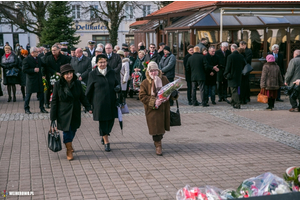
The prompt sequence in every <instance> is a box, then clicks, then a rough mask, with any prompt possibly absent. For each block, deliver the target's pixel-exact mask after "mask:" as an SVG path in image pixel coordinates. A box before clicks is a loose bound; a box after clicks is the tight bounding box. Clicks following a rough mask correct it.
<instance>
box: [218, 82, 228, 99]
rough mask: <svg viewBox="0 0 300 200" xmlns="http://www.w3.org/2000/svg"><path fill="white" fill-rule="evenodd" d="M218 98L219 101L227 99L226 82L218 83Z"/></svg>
mask: <svg viewBox="0 0 300 200" xmlns="http://www.w3.org/2000/svg"><path fill="white" fill-rule="evenodd" d="M218 96H219V99H227V80H223V81H222V82H218Z"/></svg>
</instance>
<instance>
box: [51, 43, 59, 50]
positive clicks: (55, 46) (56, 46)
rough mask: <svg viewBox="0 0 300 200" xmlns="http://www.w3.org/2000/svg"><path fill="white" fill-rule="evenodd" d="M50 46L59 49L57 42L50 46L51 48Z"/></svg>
mask: <svg viewBox="0 0 300 200" xmlns="http://www.w3.org/2000/svg"><path fill="white" fill-rule="evenodd" d="M52 48H56V49H60V48H59V46H58V45H57V44H55V45H53V46H52V47H51V49H52Z"/></svg>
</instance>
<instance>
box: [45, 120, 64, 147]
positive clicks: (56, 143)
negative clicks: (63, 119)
mask: <svg viewBox="0 0 300 200" xmlns="http://www.w3.org/2000/svg"><path fill="white" fill-rule="evenodd" d="M48 148H49V149H50V150H51V151H53V152H58V151H60V150H61V149H62V148H61V139H60V135H59V132H58V131H57V128H56V124H55V121H52V122H51V125H50V130H49V132H48Z"/></svg>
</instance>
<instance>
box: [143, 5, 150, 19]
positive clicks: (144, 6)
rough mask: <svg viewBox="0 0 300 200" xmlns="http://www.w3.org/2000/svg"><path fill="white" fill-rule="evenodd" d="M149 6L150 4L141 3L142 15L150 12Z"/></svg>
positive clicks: (144, 15)
mask: <svg viewBox="0 0 300 200" xmlns="http://www.w3.org/2000/svg"><path fill="white" fill-rule="evenodd" d="M150 8H151V6H147V5H143V17H146V16H147V15H149V14H150Z"/></svg>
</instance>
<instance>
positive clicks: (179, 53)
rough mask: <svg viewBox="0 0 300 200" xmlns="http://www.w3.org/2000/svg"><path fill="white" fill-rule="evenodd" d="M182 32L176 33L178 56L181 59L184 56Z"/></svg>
mask: <svg viewBox="0 0 300 200" xmlns="http://www.w3.org/2000/svg"><path fill="white" fill-rule="evenodd" d="M184 46H185V45H184V33H178V58H179V60H182V59H183V58H184V55H183V52H184Z"/></svg>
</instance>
